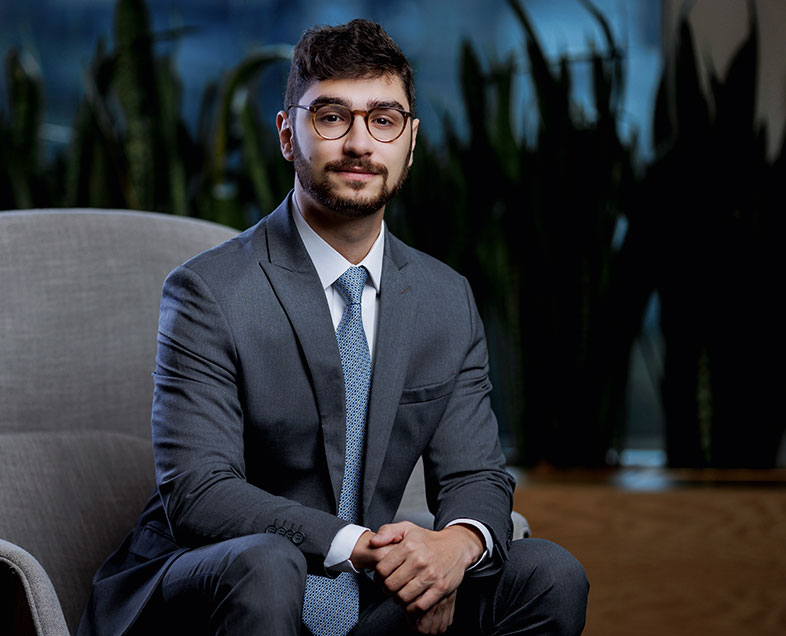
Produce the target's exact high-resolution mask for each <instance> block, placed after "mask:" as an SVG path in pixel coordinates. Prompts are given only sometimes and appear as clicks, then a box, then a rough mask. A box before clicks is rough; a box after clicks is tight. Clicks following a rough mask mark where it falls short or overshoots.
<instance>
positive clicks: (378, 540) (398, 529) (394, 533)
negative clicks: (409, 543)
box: [371, 521, 407, 548]
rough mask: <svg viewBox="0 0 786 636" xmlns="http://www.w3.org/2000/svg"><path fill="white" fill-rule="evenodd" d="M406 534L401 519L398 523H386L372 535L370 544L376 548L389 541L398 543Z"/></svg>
mask: <svg viewBox="0 0 786 636" xmlns="http://www.w3.org/2000/svg"><path fill="white" fill-rule="evenodd" d="M406 534H407V527H406V525H405V522H403V521H401V522H399V523H386V524H385V525H384V526H382V527H381V528H380V529H379V530H378V531H377V533H376V534H375V535H374V536H373V537H372V539H371V544H372V545H373V546H374V547H377V548H378V547H382V546H383V545H388V544H390V543H398V542H399V541H401V540H403V539H404V537H405V536H406Z"/></svg>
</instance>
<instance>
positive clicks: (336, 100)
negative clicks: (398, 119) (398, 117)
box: [309, 95, 407, 112]
mask: <svg viewBox="0 0 786 636" xmlns="http://www.w3.org/2000/svg"><path fill="white" fill-rule="evenodd" d="M323 104H338V105H340V106H346V107H347V108H349V109H350V110H352V104H351V102H350V101H349V100H348V99H345V98H343V97H337V96H333V95H320V96H318V97H315V98H314V99H312V100H311V103H310V104H309V106H321V105H323ZM374 108H398V109H400V110H403V111H404V112H407V109H406V108H404V106H402V104H401V102H399V101H397V100H395V99H372V100H369V102H368V103H367V104H366V110H373V109H374Z"/></svg>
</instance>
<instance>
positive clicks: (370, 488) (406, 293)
mask: <svg viewBox="0 0 786 636" xmlns="http://www.w3.org/2000/svg"><path fill="white" fill-rule="evenodd" d="M411 279H412V266H411V265H409V266H408V259H407V255H406V253H405V249H404V247H403V244H401V243H399V242H398V240H397V239H396V238H395V237H393V236H392V235H391V234H390V233H388V234H387V235H386V236H385V257H384V260H383V264H382V282H381V285H380V294H379V308H378V319H377V334H376V343H375V345H374V369H373V376H372V381H371V394H370V396H369V407H368V427H367V434H366V457H365V469H364V475H363V511H364V512H366V511H367V510H368V509H369V506H370V505H371V500H372V498H373V495H374V491H375V489H376V485H377V480H378V479H379V474H380V471H381V470H382V464H383V462H384V459H385V454H386V451H387V446H388V441H389V439H390V433H391V431H392V429H393V422H394V420H395V418H396V411H397V409H398V404H399V399H400V396H401V391H402V389H403V387H404V379H405V376H406V371H407V365H408V361H409V354H410V342H411V333H412V328H413V323H414V317H415V312H416V305H417V302H416V295H415V292H414V290H413V288H412V284H411Z"/></svg>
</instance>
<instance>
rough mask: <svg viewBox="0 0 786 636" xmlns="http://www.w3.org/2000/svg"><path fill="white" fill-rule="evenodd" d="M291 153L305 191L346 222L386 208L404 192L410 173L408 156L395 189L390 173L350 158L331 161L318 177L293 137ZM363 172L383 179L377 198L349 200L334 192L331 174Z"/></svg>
mask: <svg viewBox="0 0 786 636" xmlns="http://www.w3.org/2000/svg"><path fill="white" fill-rule="evenodd" d="M292 141H293V143H292V152H293V155H294V164H295V174H296V175H297V178H298V180H299V181H300V185H301V186H303V189H304V190H305V191H306V192H307V193H308V194H309V195H310V196H311V197H312V198H313V199H314V200H315V201H317V202H318V203H320V204H322V205H324V206H325V207H326V208H328V209H330V210H333V211H334V212H337V213H338V214H340V215H341V216H345V217H347V218H360V217H364V216H370V215H372V214H374V213H375V212H378V211H379V210H380V209H381V208H383V207H384V206H385V205H386V204H387V202H388V201H390V200H391V199H392V198H393V197H394V196H396V194H397V193H398V192H399V190H401V186H403V185H404V180H405V179H406V178H407V172H408V171H409V166H408V163H409V153H407V156H406V158H405V160H404V166H403V167H402V170H401V175H400V176H399V178H398V180H397V181H396V183H395V184H393V186H392V187H389V186H388V169H387V167H386V166H384V165H383V164H381V163H374V162H373V161H371V160H370V159H366V158H363V157H359V158H357V159H351V158H349V157H347V158H345V159H340V160H338V161H330V162H328V163H326V164H325V166H324V168H322V171H321V174H319V175H318V174H316V173H315V171H314V168H313V167H312V166H311V164H310V163H309V162H308V161H307V160H306V158H305V157H304V156H303V153H301V152H300V148H299V146H298V144H297V138H296V137H293V140H292ZM353 168H360V169H362V170H363V171H364V172H369V173H372V174H378V175H380V176H381V177H382V187H381V188H380V190H379V192H378V193H377V194H376V196H374V195H371V196H367V197H360V196H358V197H348V196H341V195H339V194H337V193H336V192H335V188H334V186H333V184H332V183H331V182H330V179H329V176H328V173H330V172H339V171H345V170H351V169H353ZM349 187H350V188H352V189H353V190H355V191H357V192H359V191H360V190H362V189H363V188H366V187H368V184H366V183H364V182H361V181H357V182H351V183H350V184H349Z"/></svg>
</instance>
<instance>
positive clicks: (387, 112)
mask: <svg viewBox="0 0 786 636" xmlns="http://www.w3.org/2000/svg"><path fill="white" fill-rule="evenodd" d="M368 121H369V124H370V125H371V126H373V127H374V128H376V129H379V130H382V129H388V128H395V129H397V128H398V127H399V126H401V125H402V124H403V122H404V116H403V115H402V114H401V113H400V112H399V111H397V110H393V109H390V108H378V109H374V110H372V111H371V113H369V116H368Z"/></svg>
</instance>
